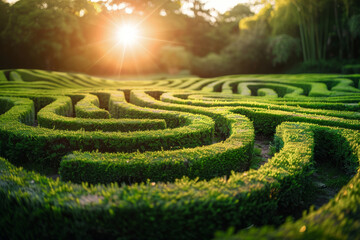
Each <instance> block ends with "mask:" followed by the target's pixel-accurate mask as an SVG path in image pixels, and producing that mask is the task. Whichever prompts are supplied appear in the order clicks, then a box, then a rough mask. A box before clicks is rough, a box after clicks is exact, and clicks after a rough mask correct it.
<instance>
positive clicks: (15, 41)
mask: <svg viewBox="0 0 360 240" xmlns="http://www.w3.org/2000/svg"><path fill="white" fill-rule="evenodd" d="M86 11H91V5H90V4H89V3H88V2H87V1H86V0H57V1H55V0H20V1H18V2H16V3H15V4H14V5H12V6H11V8H10V18H9V22H8V24H7V26H6V28H5V30H4V31H3V32H2V36H3V38H5V39H6V40H7V42H8V47H9V49H11V52H12V54H13V55H14V56H15V59H16V60H15V61H16V62H17V64H18V65H22V66H24V67H40V66H41V67H44V68H47V69H53V68H56V67H57V63H58V62H59V61H60V60H61V59H62V57H63V54H64V53H65V52H66V51H68V50H69V49H70V48H74V47H76V46H77V45H79V44H81V43H82V42H83V38H82V32H81V29H80V27H79V23H78V20H79V18H80V16H81V15H82V14H84V13H85V12H86ZM21 59H23V62H22V63H18V61H20V60H21Z"/></svg>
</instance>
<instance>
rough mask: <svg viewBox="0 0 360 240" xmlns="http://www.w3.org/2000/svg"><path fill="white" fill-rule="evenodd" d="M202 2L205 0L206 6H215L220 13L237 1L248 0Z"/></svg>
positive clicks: (245, 1) (246, 1)
mask: <svg viewBox="0 0 360 240" xmlns="http://www.w3.org/2000/svg"><path fill="white" fill-rule="evenodd" d="M204 2H207V3H206V7H208V8H215V9H216V10H218V11H219V12H220V13H224V12H226V11H227V10H229V9H231V8H233V7H234V6H235V5H237V4H239V3H248V2H249V0H207V1H206V0H204Z"/></svg>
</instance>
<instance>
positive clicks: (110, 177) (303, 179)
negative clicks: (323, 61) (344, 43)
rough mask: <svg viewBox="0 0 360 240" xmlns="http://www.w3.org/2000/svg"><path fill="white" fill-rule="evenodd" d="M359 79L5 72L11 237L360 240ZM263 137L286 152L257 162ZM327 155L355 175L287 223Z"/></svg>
mask: <svg viewBox="0 0 360 240" xmlns="http://www.w3.org/2000/svg"><path fill="white" fill-rule="evenodd" d="M359 81H360V75H247V76H226V77H220V78H214V79H200V78H199V79H198V78H193V79H175V80H149V81H126V82H125V81H114V80H106V79H101V78H95V77H91V76H86V75H81V74H71V73H60V72H46V71H40V70H24V69H19V70H5V71H2V72H0V89H1V90H0V114H1V115H0V156H1V157H0V228H1V229H2V231H0V238H1V239H39V238H47V239H69V238H70V239H72V238H76V239H83V238H86V239H115V238H118V239H212V238H214V236H215V233H216V232H218V231H222V233H217V234H216V237H215V238H216V239H254V238H257V239H268V238H271V239H277V238H279V239H292V238H299V239H321V238H329V239H358V238H359V236H360V204H359V202H360V171H359V160H360V131H359V130H360V121H359V120H360V104H359V103H360V88H359ZM259 136H262V137H266V138H271V139H273V142H272V144H273V148H274V152H275V153H274V155H273V156H272V157H271V158H270V159H268V160H267V162H266V163H265V164H263V165H261V166H260V167H258V168H256V169H255V168H252V167H251V164H252V161H253V159H254V143H255V139H256V138H257V137H259ZM321 162H325V163H327V164H332V165H333V166H335V167H336V168H338V169H340V170H341V171H343V172H344V173H345V174H347V175H348V176H351V177H350V178H351V180H350V181H349V182H347V183H346V184H345V185H344V186H342V188H341V190H340V191H339V192H337V193H336V194H335V196H333V197H332V198H331V200H330V201H328V202H326V203H325V204H323V205H322V206H321V207H319V208H316V209H315V208H310V210H309V211H307V212H304V214H303V216H302V217H301V216H299V217H295V220H288V221H285V219H286V217H288V216H294V214H292V213H293V212H295V211H297V210H299V209H302V210H306V209H307V207H306V206H307V205H306V204H305V202H307V200H308V199H309V198H310V197H311V196H310V195H312V194H314V186H313V183H312V180H311V179H312V176H313V175H314V169H316V166H317V164H318V163H321ZM315 192H316V191H315ZM315 194H316V193H315ZM305 205H306V206H305ZM269 226H272V227H269ZM274 226H275V227H274ZM228 229H230V230H228ZM231 229H232V230H231ZM234 230H235V231H234Z"/></svg>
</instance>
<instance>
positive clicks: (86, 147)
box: [0, 98, 214, 166]
mask: <svg viewBox="0 0 360 240" xmlns="http://www.w3.org/2000/svg"><path fill="white" fill-rule="evenodd" d="M8 99H10V100H11V98H8ZM14 101H15V100H14ZM68 103H70V102H68ZM14 104H15V106H14V107H13V108H11V109H10V110H9V111H8V112H6V113H5V114H3V115H1V116H0V122H1V128H0V146H1V148H0V153H1V155H2V156H4V157H6V158H8V159H10V160H12V161H15V162H18V161H22V160H23V159H24V158H25V157H26V158H28V160H29V161H32V162H38V163H42V164H46V165H55V166H56V165H57V164H58V163H59V160H60V158H61V157H62V156H63V155H65V154H66V153H69V152H72V151H75V150H83V151H92V150H94V149H97V150H99V151H100V152H134V151H137V150H138V151H149V150H150V151H154V150H155V151H156V150H161V149H164V150H168V149H172V148H179V146H181V147H196V146H199V145H203V144H205V145H206V144H210V143H212V140H213V134H214V122H213V121H212V120H211V119H210V118H208V117H205V116H200V115H194V114H189V113H177V112H174V113H173V114H174V115H176V116H177V117H179V118H181V119H185V125H184V126H183V127H179V128H174V129H165V130H154V131H145V132H141V131H139V132H131V133H118V132H99V131H96V132H84V131H62V130H52V129H46V128H34V127H30V126H26V125H24V124H21V122H24V121H23V116H24V115H26V116H27V114H28V109H33V108H34V105H33V103H32V101H30V100H28V101H26V102H22V101H18V100H16V101H15V103H14ZM68 107H69V105H68V106H67V107H66V106H65V107H64V109H67V108H68ZM153 111H154V112H156V111H157V110H153ZM32 114H33V115H34V112H33V113H32ZM33 118H34V117H33ZM29 124H30V125H32V124H33V123H29ZM15 143H16V144H15Z"/></svg>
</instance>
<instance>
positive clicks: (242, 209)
mask: <svg viewBox="0 0 360 240" xmlns="http://www.w3.org/2000/svg"><path fill="white" fill-rule="evenodd" d="M278 137H279V138H281V139H282V141H283V142H284V147H283V149H282V150H281V151H280V152H279V153H277V154H276V155H275V156H274V157H273V158H272V159H271V160H269V162H268V163H267V164H265V165H263V166H262V167H260V169H259V170H257V171H255V170H250V171H248V172H244V173H233V174H232V175H231V176H230V177H229V178H228V179H225V178H215V179H212V180H210V181H196V180H195V181H191V180H187V179H182V180H178V181H176V182H175V183H172V184H164V183H152V182H148V183H146V184H133V185H131V186H126V185H123V186H121V187H119V186H118V185H117V184H111V185H108V186H104V185H96V186H89V185H88V184H84V183H83V184H81V185H76V184H71V183H64V182H61V181H54V180H52V179H48V178H45V177H42V176H40V175H39V174H36V173H33V172H26V171H24V170H23V169H21V168H16V167H14V166H12V165H11V164H9V163H8V162H7V161H6V160H4V159H0V169H1V171H2V174H1V175H0V184H1V186H2V188H0V212H1V213H2V215H3V217H2V220H1V221H0V227H1V229H3V231H1V232H0V234H1V236H2V237H4V238H11V239H16V238H56V239H68V238H73V237H75V236H76V237H78V238H87V239H100V238H101V239H106V238H120V239H209V238H211V237H212V236H213V233H214V232H215V231H216V230H225V229H226V228H227V226H234V227H236V228H242V227H247V226H250V225H252V224H256V225H259V224H270V223H274V222H276V219H277V217H276V216H278V214H281V213H282V212H283V211H284V210H285V209H288V208H294V207H297V206H298V205H299V204H301V199H302V198H303V197H304V194H306V189H305V186H306V184H304V181H306V180H307V179H308V175H309V174H311V165H312V157H313V144H314V139H313V136H312V134H311V131H310V130H309V127H307V126H306V125H304V124H297V123H284V124H282V125H281V126H280V127H279V128H278ZM289 186H294V187H289ZM129 219H131V221H129ZM34 226H41V227H34ZM184 229H186V231H184Z"/></svg>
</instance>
